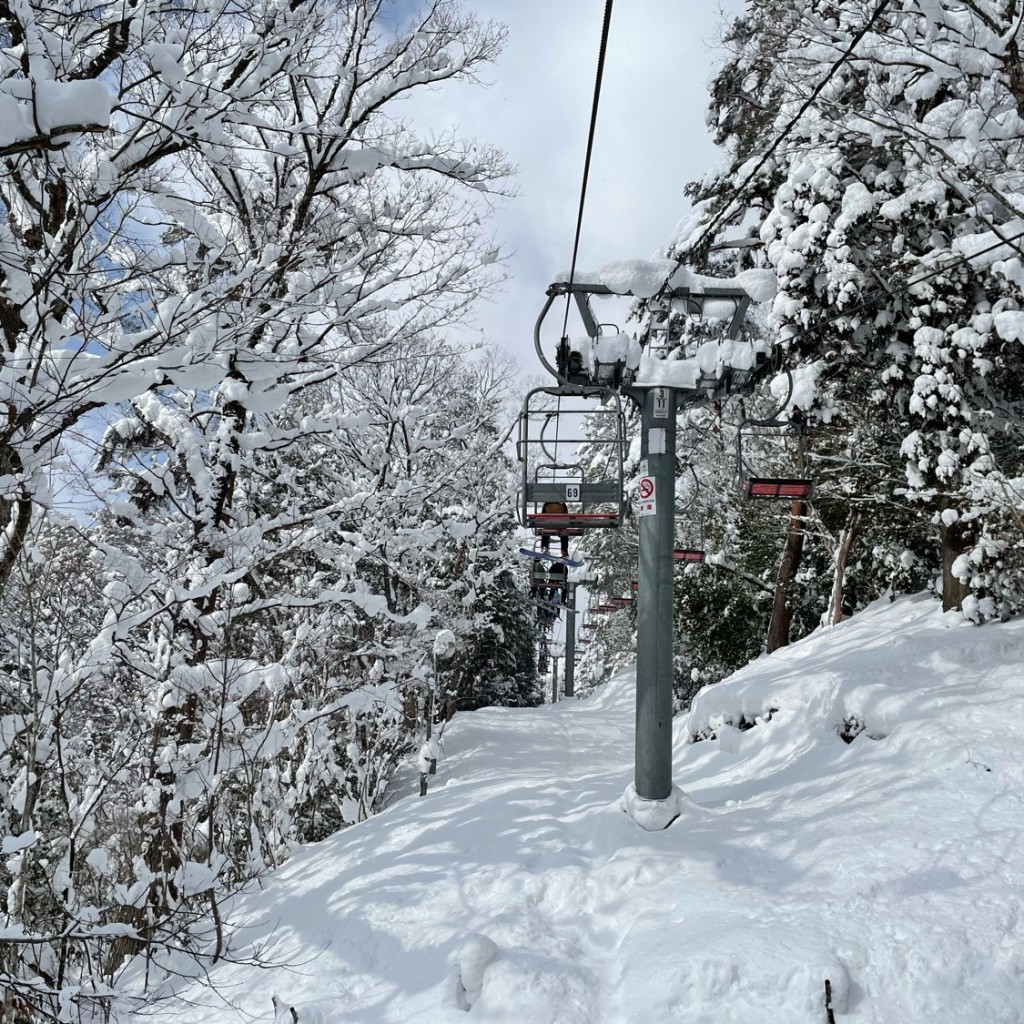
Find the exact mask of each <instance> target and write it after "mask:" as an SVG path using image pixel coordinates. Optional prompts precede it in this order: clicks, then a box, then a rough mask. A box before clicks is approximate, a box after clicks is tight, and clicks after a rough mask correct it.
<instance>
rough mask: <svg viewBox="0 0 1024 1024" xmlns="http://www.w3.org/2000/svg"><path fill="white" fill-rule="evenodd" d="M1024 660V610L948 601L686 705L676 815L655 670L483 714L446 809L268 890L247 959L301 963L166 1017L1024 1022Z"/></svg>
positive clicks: (430, 800) (279, 879) (788, 658)
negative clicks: (646, 700) (629, 800)
mask: <svg viewBox="0 0 1024 1024" xmlns="http://www.w3.org/2000/svg"><path fill="white" fill-rule="evenodd" d="M1022 666H1024V622H1012V623H1008V624H1004V625H987V626H983V627H980V628H979V627H971V626H968V625H965V624H964V623H963V622H962V621H961V620H960V619H959V618H958V617H957V616H952V615H948V616H943V615H942V614H941V612H940V611H939V610H938V609H937V608H936V606H935V604H934V603H933V602H932V601H931V600H928V599H925V598H914V599H908V600H902V601H900V602H898V603H896V604H894V605H889V604H885V603H880V604H878V605H876V606H873V607H872V608H870V609H868V610H867V611H865V612H863V613H862V614H860V615H858V616H857V617H856V618H854V619H852V620H850V621H848V622H845V623H843V624H842V625H840V626H838V627H836V628H834V629H828V630H825V629H823V630H820V631H819V632H818V633H816V634H815V635H813V636H811V637H809V638H808V639H806V640H805V641H803V642H801V643H798V644H795V645H794V646H792V647H790V648H788V649H786V650H784V651H781V652H778V653H776V654H775V655H772V656H771V657H766V658H762V659H760V660H758V661H757V662H755V663H753V664H752V665H750V666H748V667H747V668H746V669H744V670H743V671H741V672H739V673H737V674H736V675H735V676H734V677H732V678H731V679H730V680H729V681H728V682H725V683H721V684H719V685H717V686H715V687H711V688H710V689H708V690H706V691H705V692H704V693H703V694H702V695H701V697H700V698H699V699H698V701H697V702H696V704H695V707H694V710H693V712H692V714H691V715H690V716H689V719H687V718H686V717H685V716H684V717H682V718H680V719H679V720H678V721H677V723H676V740H677V742H676V757H675V779H676V782H677V783H678V784H679V785H681V786H682V787H683V789H684V790H685V792H686V793H687V795H688V796H689V798H690V801H691V802H688V803H687V804H686V806H685V810H684V812H683V814H682V816H681V817H680V818H679V819H678V820H677V821H676V822H675V823H674V824H673V825H672V826H671V828H669V829H668V830H666V831H664V832H656V833H647V832H644V831H642V830H641V829H639V828H638V827H637V826H636V825H635V824H634V823H633V822H632V820H631V819H630V818H629V817H628V816H627V815H626V814H625V813H623V811H622V810H621V808H620V798H621V795H622V793H623V791H624V790H625V788H626V786H627V784H628V783H629V782H630V780H631V778H632V747H633V702H632V690H633V679H632V675H631V673H629V672H626V673H623V674H621V675H619V676H617V677H616V678H615V679H613V680H612V681H611V682H610V683H608V684H607V685H606V686H605V687H603V688H602V689H601V690H599V691H598V692H597V693H596V694H595V695H593V696H592V697H591V698H590V699H588V700H584V701H575V700H572V701H564V702H562V703H561V704H558V705H556V706H553V707H550V706H549V707H544V708H540V709H534V710H487V711H481V712H476V713H474V714H466V715H460V716H458V717H457V718H456V720H455V721H454V722H453V723H452V724H451V725H450V726H449V728H448V730H447V731H446V733H445V757H444V759H443V760H442V762H441V763H440V765H439V768H438V776H437V778H436V780H435V781H434V782H433V785H432V788H431V790H430V793H429V794H428V796H427V797H426V798H425V799H422V800H420V799H418V798H415V797H410V798H407V799H403V800H399V801H398V802H396V803H395V804H394V805H393V806H392V807H391V808H390V809H389V810H388V811H387V812H385V813H384V814H382V815H380V816H379V817H377V818H375V819H374V820H372V821H368V822H366V823H364V824H362V825H359V826H356V827H354V828H351V829H349V830H347V831H345V832H343V833H341V834H339V835H337V836H335V837H333V838H331V839H329V840H326V841H325V842H322V843H320V844H317V845H315V846H311V847H308V848H306V849H304V850H301V851H300V852H299V853H297V854H296V855H295V856H294V857H293V858H292V860H291V861H290V862H289V863H288V864H287V865H286V866H285V867H284V868H283V869H282V870H280V871H278V872H277V873H276V875H275V876H274V877H273V878H272V879H271V880H270V881H269V882H268V884H267V886H266V888H265V890H264V891H263V892H261V893H258V894H255V895H253V896H252V897H251V898H249V901H248V902H247V903H246V904H245V911H246V916H247V918H248V921H249V924H248V927H247V928H246V929H245V930H244V931H243V932H242V933H240V934H239V935H237V936H236V937H235V940H234V941H235V944H236V952H238V953H239V954H242V955H245V954H246V952H247V949H246V945H247V944H256V945H257V946H259V947H260V955H261V956H262V958H264V959H268V958H269V959H272V960H275V961H280V962H282V963H286V964H287V965H288V966H284V967H279V968H277V969H274V970H266V969H257V968H255V967H245V966H241V965H232V964H221V965H219V966H217V967H215V968H214V969H213V971H212V974H211V980H212V981H213V982H214V983H215V984H216V993H214V992H212V991H210V990H209V989H203V988H201V987H199V986H195V987H191V988H188V989H185V990H183V991H182V996H183V997H185V998H187V999H188V1000H189V1004H188V1005H183V1004H181V1003H164V1004H162V1005H160V1006H159V1007H156V1008H154V1014H155V1016H156V1018H157V1019H160V1020H163V1019H167V1020H174V1021H176V1022H181V1021H183V1020H188V1021H192V1020H195V1021H200V1020H201V1021H202V1022H203V1024H229V1022H230V1024H237V1022H241V1021H251V1020H258V1021H269V1020H272V1019H274V1009H273V1005H272V996H276V997H277V998H278V1001H279V1006H280V1007H281V1009H280V1011H279V1014H278V1019H280V1020H285V1021H289V1022H290V1021H292V1020H294V1017H293V1015H292V1013H291V1012H290V1011H289V1009H288V1008H289V1007H294V1008H295V1013H296V1014H297V1015H298V1016H297V1019H298V1021H299V1024H309V1022H320V1024H335V1022H338V1024H342V1022H345V1024H347V1022H360V1024H361V1022H377V1021H380V1022H384V1021H387V1022H395V1024H411V1022H423V1024H428V1022H429V1024H445V1022H452V1024H455V1022H458V1024H462V1022H464V1021H467V1020H470V1021H474V1020H475V1021H486V1022H488V1024H498V1022H501V1024H549V1022H550V1024H556V1022H557V1024H598V1022H608V1024H616V1022H630V1021H637V1022H645V1024H647V1022H650V1024H663V1022H668V1021H680V1022H686V1024H726V1022H737V1024H740V1022H742V1024H754V1022H756V1024H773V1022H778V1024H803V1022H807V1024H812V1022H813V1024H825V1022H826V1021H827V1019H828V1018H827V1015H826V1009H825V987H824V986H825V979H826V978H827V979H829V980H830V982H831V985H832V990H833V997H834V1008H835V1020H836V1021H837V1024H847V1022H849V1024H854V1022H856V1024H867V1022H886V1024H918V1022H920V1024H1012V1022H1020V1021H1024V915H1022V908H1021V901H1022V898H1024V849H1022V844H1021V834H1022V831H1024V764H1022V760H1024V758H1022V750H1024V668H1022ZM769 715H770V717H769ZM741 719H743V720H744V724H748V723H751V722H756V724H754V725H753V727H751V728H744V729H742V730H741V729H739V728H736V725H737V724H739V723H740V721H741ZM729 722H732V723H734V724H733V725H730V724H728V723H729ZM844 723H846V731H847V733H852V732H854V731H856V730H857V729H861V730H862V731H860V732H859V734H858V735H857V736H856V737H855V738H854V739H853V741H852V742H851V743H846V742H844V740H843V739H842V738H841V737H840V735H839V734H840V732H841V731H843V730H844ZM712 733H713V734H714V736H713V738H710V736H711V734H712ZM695 734H701V735H706V736H708V737H709V738H706V739H703V740H701V741H700V742H690V741H691V738H692V737H693V736H694V735H695ZM250 951H251V950H250ZM466 1008H468V1012H467V1011H466Z"/></svg>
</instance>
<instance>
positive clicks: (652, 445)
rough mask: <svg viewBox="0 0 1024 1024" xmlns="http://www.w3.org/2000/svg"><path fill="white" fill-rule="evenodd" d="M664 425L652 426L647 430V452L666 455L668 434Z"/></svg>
mask: <svg viewBox="0 0 1024 1024" xmlns="http://www.w3.org/2000/svg"><path fill="white" fill-rule="evenodd" d="M667 433H668V431H666V430H665V428H664V427H652V428H651V429H650V430H648V431H647V454H648V455H664V454H665V442H666V434H667Z"/></svg>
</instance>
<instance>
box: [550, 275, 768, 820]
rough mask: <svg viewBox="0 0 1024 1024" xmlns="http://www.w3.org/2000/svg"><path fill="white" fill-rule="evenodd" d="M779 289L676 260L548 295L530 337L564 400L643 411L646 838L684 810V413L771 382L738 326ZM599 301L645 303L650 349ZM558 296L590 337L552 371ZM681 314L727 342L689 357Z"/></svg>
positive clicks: (641, 808)
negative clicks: (676, 595) (620, 399)
mask: <svg viewBox="0 0 1024 1024" xmlns="http://www.w3.org/2000/svg"><path fill="white" fill-rule="evenodd" d="M774 289H775V276H774V274H773V273H772V272H770V271H760V270H751V271H745V272H743V273H741V274H739V275H738V276H737V277H734V278H730V279H722V278H711V277H705V276H702V275H698V274H695V273H693V272H692V271H690V270H689V269H688V268H686V267H683V266H680V265H679V264H678V263H676V262H674V261H672V260H656V261H639V260H638V261H630V262H628V263H617V264H612V265H611V266H609V267H605V268H603V269H601V270H599V271H598V272H596V273H594V274H587V275H580V276H579V278H578V279H576V280H573V281H568V280H564V281H557V282H555V283H554V284H552V285H551V286H550V287H549V289H548V292H547V302H546V303H545V305H544V307H543V309H542V310H541V314H540V316H539V317H538V320H537V325H536V328H535V330H534V342H535V345H536V349H537V355H538V357H539V358H540V361H541V363H542V364H543V365H544V366H545V368H546V369H547V370H548V372H550V373H551V374H552V376H554V378H555V379H556V381H557V382H558V390H559V391H560V392H561V393H563V394H571V393H576V394H582V393H588V392H590V393H593V390H594V389H607V390H614V391H617V392H619V393H620V394H622V395H625V396H626V397H628V398H629V399H630V400H632V401H633V402H634V404H635V405H636V406H637V407H638V408H639V409H640V412H641V453H640V454H641V479H640V486H639V494H638V499H639V515H640V517H641V521H640V529H639V534H640V538H639V539H640V559H639V586H638V601H637V685H636V752H635V774H634V781H633V784H632V785H631V786H630V787H629V788H628V789H627V791H626V796H625V806H626V810H627V811H628V812H629V814H630V815H631V816H632V818H633V819H634V821H636V822H637V824H638V825H640V826H641V827H642V828H645V829H647V830H649V831H653V830H658V829H663V828H667V827H668V825H670V824H671V823H672V821H674V820H675V818H676V817H677V816H678V815H679V812H680V809H681V806H682V805H681V799H682V792H681V791H680V790H679V789H678V787H675V786H674V785H673V783H672V656H673V629H672V611H673V608H672V605H673V573H674V565H675V557H674V551H675V536H674V534H675V530H674V526H675V473H676V419H677V413H678V410H679V409H686V408H692V407H695V406H699V405H704V404H707V403H709V402H714V401H719V400H723V399H726V398H729V397H731V396H733V395H746V394H749V393H750V392H751V391H752V390H753V389H754V387H755V385H756V384H757V382H758V381H759V380H760V379H761V378H762V377H763V376H764V375H765V373H767V371H768V368H769V355H770V353H769V351H768V348H767V345H766V344H765V343H763V342H760V341H751V340H744V338H743V336H742V327H743V321H744V317H745V314H746V311H747V308H748V306H749V304H750V302H751V301H763V300H766V299H769V298H771V297H772V295H773V294H774ZM602 296H627V297H630V296H631V297H633V298H640V299H646V300H647V302H648V307H649V309H650V311H651V315H652V322H651V329H650V331H649V332H648V340H647V342H646V344H642V343H640V342H637V341H636V340H633V339H630V338H629V337H627V336H626V335H622V334H609V333H604V332H603V329H602V326H601V324H600V321H599V319H598V318H597V317H596V316H595V315H594V312H593V309H592V306H591V300H592V299H593V298H595V297H597V298H600V297H602ZM560 297H565V299H566V301H567V302H572V301H574V302H575V304H576V308H577V310H578V312H579V315H580V319H581V320H582V321H583V326H584V329H585V331H586V337H585V338H582V339H572V340H570V339H569V338H567V337H566V338H561V339H560V340H559V341H558V343H557V346H556V348H555V360H554V363H552V362H550V361H549V359H548V358H547V357H546V356H545V353H544V346H543V343H542V340H541V327H542V324H543V322H544V319H545V317H546V316H547V314H548V311H549V310H550V309H551V306H552V305H553V304H554V302H555V301H556V299H558V298H560ZM674 314H676V316H675V317H674V316H673V315H674ZM679 314H681V315H683V316H690V317H694V316H696V317H700V318H701V319H703V320H709V321H710V320H715V321H720V322H722V325H723V326H722V330H721V332H720V335H719V336H718V337H716V338H708V339H705V340H703V341H701V342H700V343H698V344H697V345H696V346H695V347H692V348H691V349H687V348H686V347H685V346H683V345H681V344H680V343H679V342H678V341H674V340H673V331H672V325H673V322H674V320H678V315H679Z"/></svg>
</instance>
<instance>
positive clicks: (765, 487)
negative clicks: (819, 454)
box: [736, 375, 814, 501]
mask: <svg viewBox="0 0 1024 1024" xmlns="http://www.w3.org/2000/svg"><path fill="white" fill-rule="evenodd" d="M792 394H793V379H792V375H790V384H789V395H788V396H787V397H786V400H785V401H784V402H783V403H782V404H781V405H780V407H779V409H778V410H777V411H776V412H775V413H774V414H772V415H771V416H769V417H767V418H765V419H753V418H746V419H744V420H743V421H742V422H741V423H740V425H739V427H738V428H737V430H736V468H737V471H738V474H739V481H740V493H741V494H742V495H743V497H745V498H749V499H752V500H755V501H808V500H810V498H811V497H812V495H813V493H814V482H813V481H812V480H811V479H810V477H807V476H800V475H796V476H776V475H774V474H771V475H769V474H764V473H759V472H757V471H756V469H755V468H754V467H753V466H752V465H751V459H752V456H751V451H750V449H751V447H752V446H753V444H755V443H757V444H767V445H769V446H775V447H781V448H783V449H784V450H786V451H787V452H788V453H789V455H790V461H791V462H792V464H793V465H794V466H795V467H796V468H797V471H798V473H800V472H802V470H803V466H804V443H803V426H804V424H803V419H802V417H801V416H800V415H799V410H797V412H796V413H794V415H793V416H792V417H791V418H790V419H789V420H783V419H780V418H779V416H780V414H781V412H782V410H783V409H785V408H786V406H787V405H788V404H789V400H790V398H791V397H792Z"/></svg>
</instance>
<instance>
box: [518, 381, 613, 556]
mask: <svg viewBox="0 0 1024 1024" xmlns="http://www.w3.org/2000/svg"><path fill="white" fill-rule="evenodd" d="M588 428H589V429H588ZM625 443H626V441H625V417H624V416H623V412H622V400H621V399H620V397H619V395H618V394H617V393H616V392H615V391H612V390H610V389H608V388H564V387H562V388H535V389H534V390H533V391H531V392H530V393H529V394H528V395H527V396H526V400H525V402H524V403H523V411H522V414H521V415H520V417H519V440H518V442H517V445H516V452H517V456H518V458H519V462H520V464H521V466H522V484H521V489H520V504H519V508H520V515H519V521H520V523H521V525H523V526H525V527H527V528H529V529H532V530H534V531H535V533H536V534H537V535H538V536H540V537H541V538H545V537H547V538H551V537H559V538H562V537H573V536H579V535H581V534H582V533H584V532H585V531H586V530H594V529H615V528H618V527H619V526H621V525H622V523H623V520H624V519H625V517H626V511H627V503H626V498H625V487H624V482H623V458H624V455H625ZM584 453H586V455H587V458H586V459H584Z"/></svg>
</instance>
